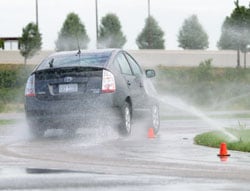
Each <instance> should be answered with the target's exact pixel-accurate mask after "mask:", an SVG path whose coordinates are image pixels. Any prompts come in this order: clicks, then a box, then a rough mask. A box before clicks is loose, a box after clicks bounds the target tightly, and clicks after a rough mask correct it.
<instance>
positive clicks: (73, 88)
mask: <svg viewBox="0 0 250 191" xmlns="http://www.w3.org/2000/svg"><path fill="white" fill-rule="evenodd" d="M77 91H78V84H60V85H59V93H73V92H77Z"/></svg>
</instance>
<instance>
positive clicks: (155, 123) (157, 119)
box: [152, 106, 160, 132]
mask: <svg viewBox="0 0 250 191" xmlns="http://www.w3.org/2000/svg"><path fill="white" fill-rule="evenodd" d="M152 123H153V128H154V129H155V131H156V132H157V131H158V129H159V125H160V117H159V109H158V107H157V106H154V107H153V108H152Z"/></svg>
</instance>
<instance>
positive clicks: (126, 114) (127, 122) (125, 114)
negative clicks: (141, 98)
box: [119, 102, 132, 136]
mask: <svg viewBox="0 0 250 191" xmlns="http://www.w3.org/2000/svg"><path fill="white" fill-rule="evenodd" d="M131 119H132V116H131V107H130V105H129V104H128V103H127V102H126V103H125V104H124V105H123V107H122V123H121V124H120V129H119V130H120V134H121V135H122V136H129V135H130V134H131V126H132V125H131Z"/></svg>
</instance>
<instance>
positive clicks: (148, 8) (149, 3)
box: [148, 0, 150, 18]
mask: <svg viewBox="0 0 250 191" xmlns="http://www.w3.org/2000/svg"><path fill="white" fill-rule="evenodd" d="M149 17H150V0H148V18H149Z"/></svg>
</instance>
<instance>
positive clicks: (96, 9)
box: [95, 0, 99, 48]
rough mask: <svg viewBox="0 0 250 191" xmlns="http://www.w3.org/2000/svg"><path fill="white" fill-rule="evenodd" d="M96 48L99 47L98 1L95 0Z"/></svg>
mask: <svg viewBox="0 0 250 191" xmlns="http://www.w3.org/2000/svg"><path fill="white" fill-rule="evenodd" d="M95 19H96V20H95V24H96V48H98V33H99V31H98V2H97V0H95Z"/></svg>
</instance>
